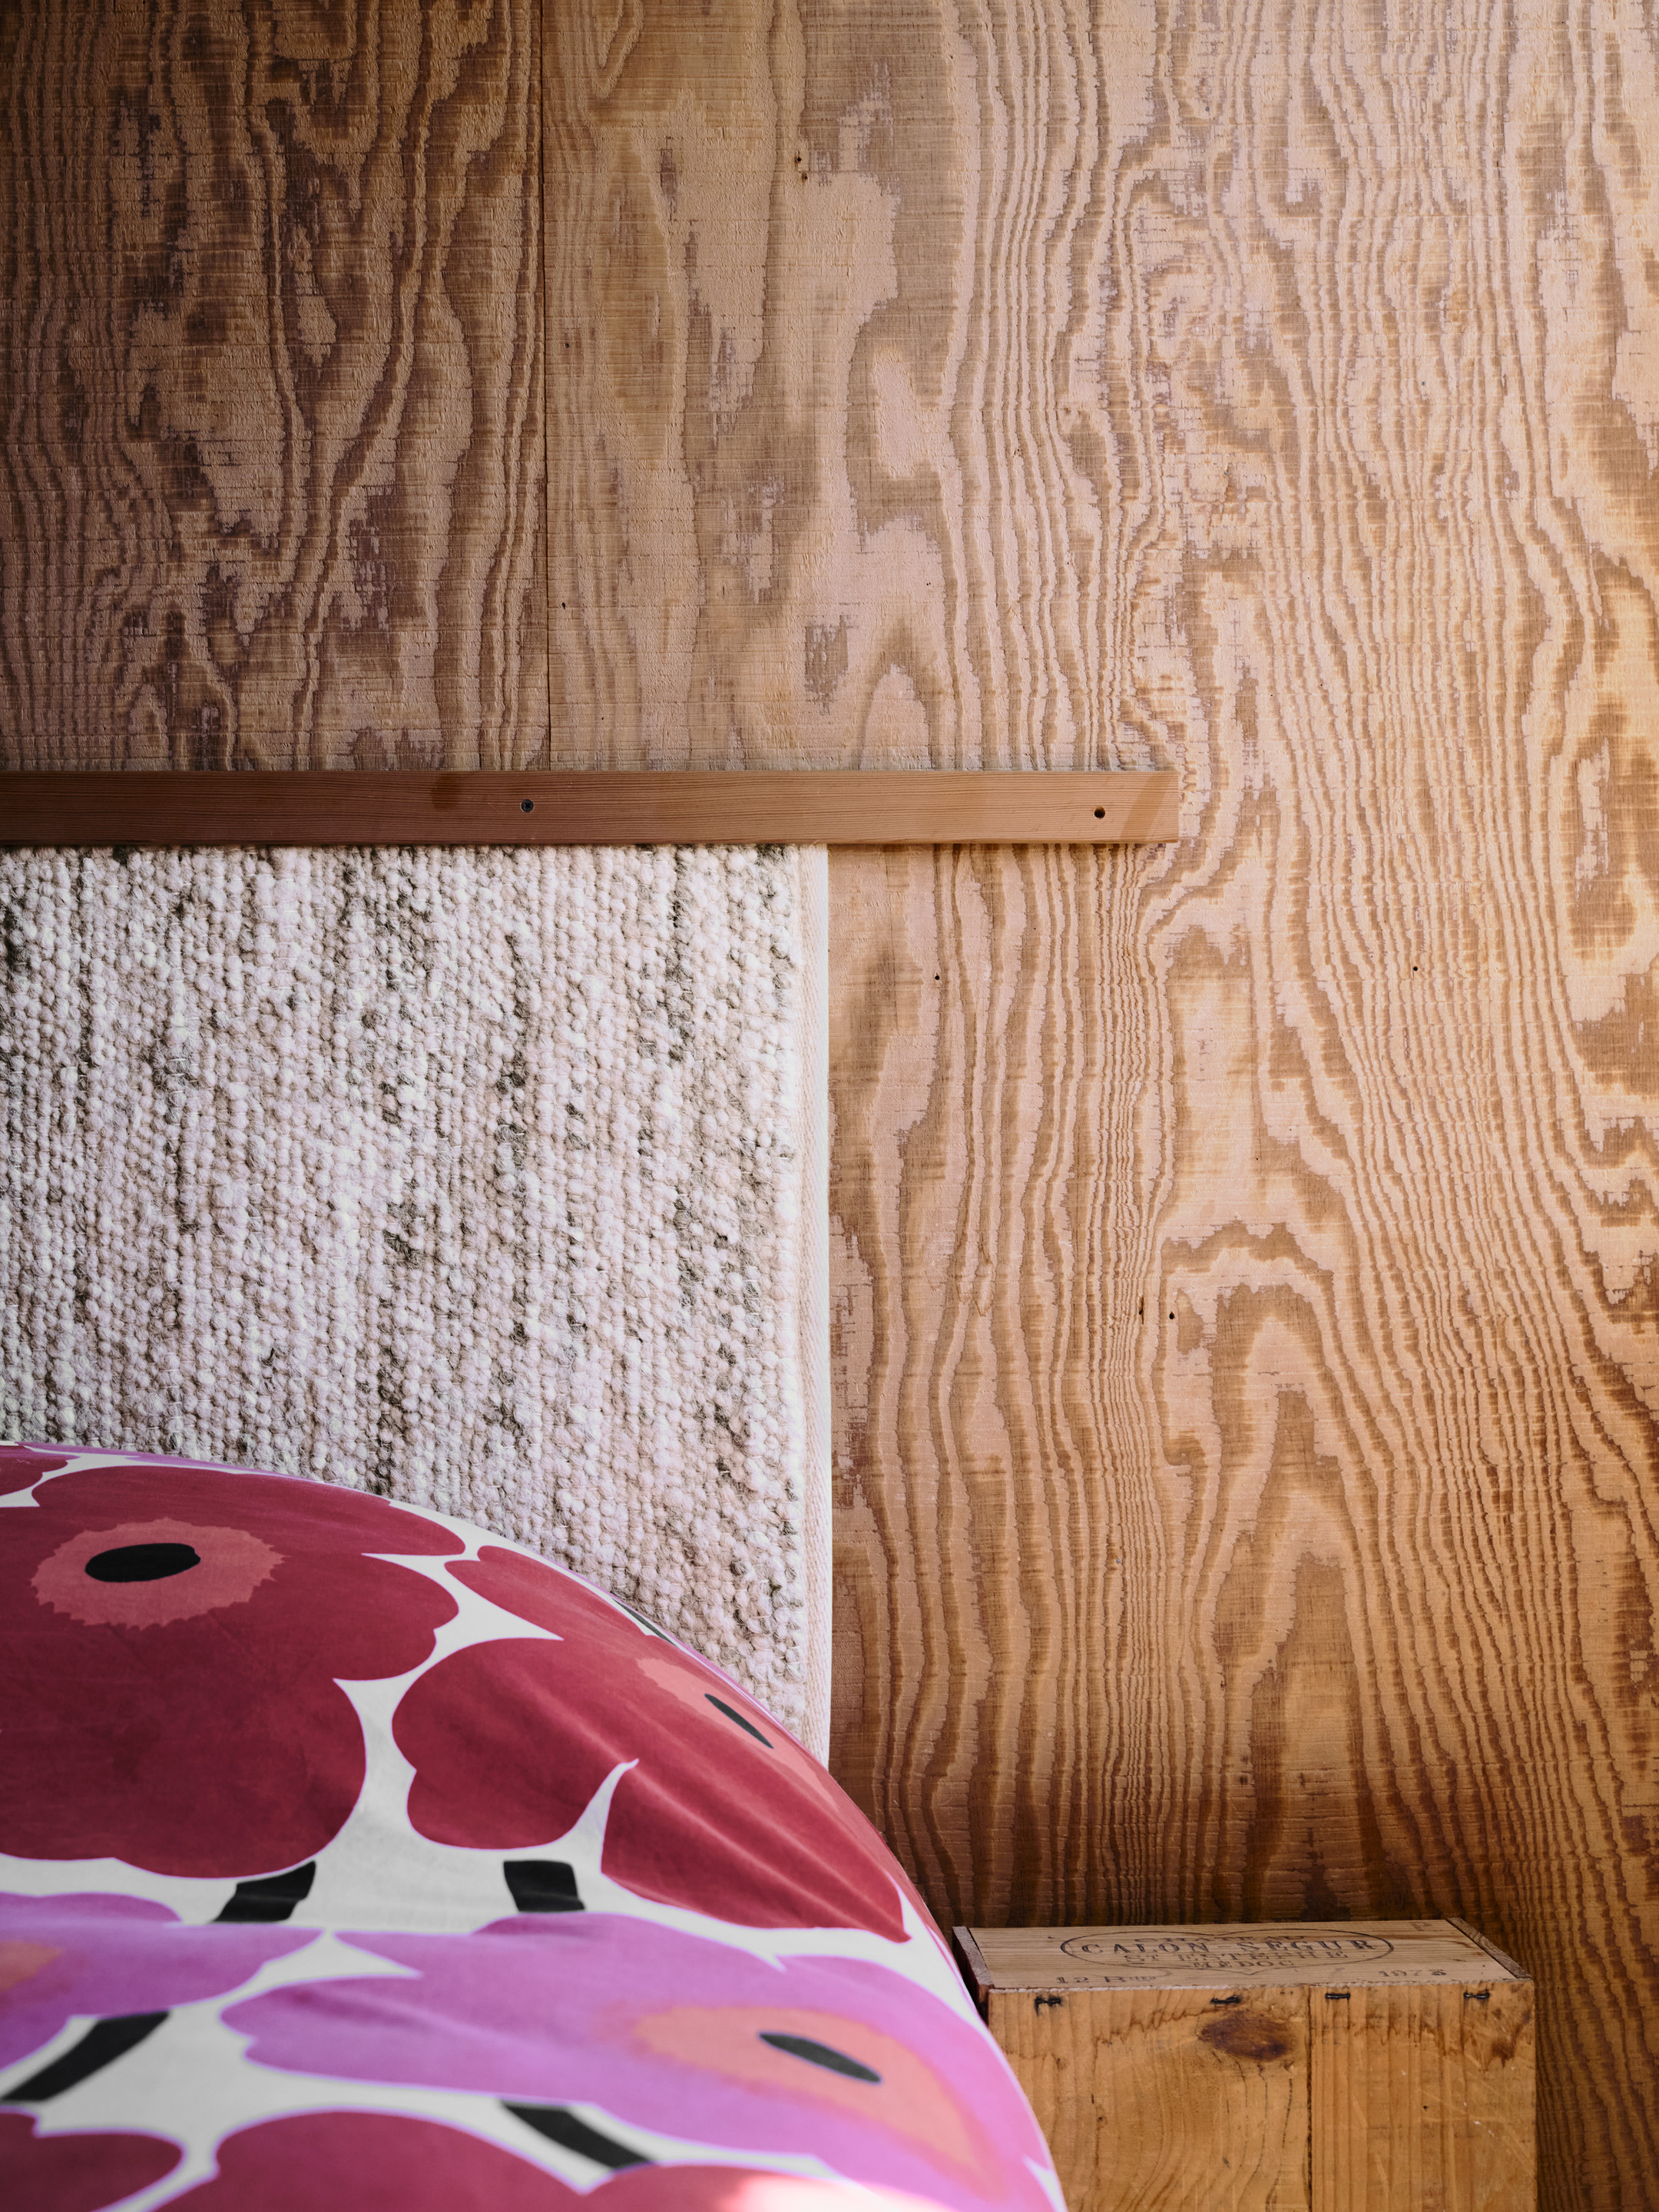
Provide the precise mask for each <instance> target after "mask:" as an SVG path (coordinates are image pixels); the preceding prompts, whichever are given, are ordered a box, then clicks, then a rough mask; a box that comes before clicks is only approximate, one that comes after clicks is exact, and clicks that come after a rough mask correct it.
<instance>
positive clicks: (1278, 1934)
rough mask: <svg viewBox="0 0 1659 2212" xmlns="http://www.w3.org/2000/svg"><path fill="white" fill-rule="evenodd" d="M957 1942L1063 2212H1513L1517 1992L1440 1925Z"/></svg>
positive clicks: (1053, 1932)
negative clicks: (1045, 2156) (1055, 2181)
mask: <svg viewBox="0 0 1659 2212" xmlns="http://www.w3.org/2000/svg"><path fill="white" fill-rule="evenodd" d="M957 1947H958V1949H959V1951H960V1953H961V1955H962V1958H963V1964H964V1966H965V1967H966V1969H967V1972H968V1974H969V1981H970V1983H971V1984H972V1985H973V1986H974V1987H975V1990H976V1993H977V1995H978V1998H979V2003H980V2008H981V2011H982V2012H983V2013H984V2015H985V2017H986V2019H987V2021H988V2023H989V2025H990V2027H991V2031H992V2033H994V2035H995V2037H996V2039H997V2040H998V2042H999V2043H1000V2045H1002V2048H1003V2049H1004V2051H1006V2053H1007V2055H1008V2058H1009V2062H1010V2063H1011V2064H1012V2067H1013V2069H1014V2071H1015V2073H1016V2074H1017V2075H1018V2076H1019V2079H1020V2081H1021V2082H1022V2083H1023V2084H1024V2088H1025V2091H1026V2093H1027V2094H1028V2095H1029V2097H1030V2100H1031V2102H1032V2104H1033V2106H1035V2107H1036V2115H1037V2118H1038V2119H1039V2120H1040V2121H1041V2122H1042V2127H1043V2130H1044V2132H1045V2133H1046V2134H1047V2136H1048V2142H1049V2146H1050V2148H1051V2149H1052V2151H1053V2153H1054V2164H1055V2166H1056V2167H1057V2168H1058V2170H1059V2173H1060V2182H1061V2185H1062V2186H1063V2188H1064V2189H1065V2191H1066V2203H1067V2204H1068V2205H1069V2206H1070V2208H1071V2212H1130V2208H1132V2207H1133V2208H1137V2212H1139V2208H1143V2207H1150V2206H1154V2205H1155V2206H1158V2207H1159V2208H1160V2212H1177V2208H1179V2212H1223V2208H1227V2212H1231V2208H1234V2207H1238V2208H1244V2207H1249V2212H1385V2208H1386V2212H1522V2208H1525V2212H1532V2207H1533V2206H1534V2203H1535V2201H1536V2184H1535V2179H1534V2121H1533V2078H1534V2062H1533V1989H1532V1983H1531V1981H1530V1980H1529V1978H1528V1976H1527V1975H1526V1974H1525V1973H1523V1972H1522V1969H1521V1968H1520V1967H1519V1966H1516V1963H1515V1961H1514V1960H1512V1959H1507V1958H1505V1957H1504V1954H1503V1953H1502V1952H1501V1951H1498V1950H1497V1949H1495V1948H1493V1946H1492V1944H1490V1943H1488V1942H1486V1940H1485V1939H1484V1938H1483V1937H1482V1936H1478V1935H1477V1934H1476V1933H1475V1931H1474V1929H1472V1928H1468V1927H1466V1926H1465V1925H1464V1924H1463V1923H1462V1921H1457V1920H1403V1921H1401V1920H1386V1921H1385V1920H1376V1921H1344V1922H1340V1923H1331V1924H1329V1925H1319V1926H1313V1925H1310V1924H1307V1923H1299V1922H1270V1923H1256V1924H1255V1925H1252V1926H1248V1927H1246V1926H1225V1927H1212V1928H1169V1927H1160V1928H971V1929H969V1928H959V1929H957Z"/></svg>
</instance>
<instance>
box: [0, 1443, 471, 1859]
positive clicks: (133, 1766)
mask: <svg viewBox="0 0 1659 2212" xmlns="http://www.w3.org/2000/svg"><path fill="white" fill-rule="evenodd" d="M460 1548H461V1546H460V1543H459V1540H458V1539H457V1538H456V1537H455V1536H453V1534H451V1533H450V1531H449V1530H448V1529H447V1528H441V1527H439V1526H438V1525H437V1524H436V1523H435V1522H430V1521H427V1520H423V1519H421V1518H418V1517H417V1516H416V1515H414V1514H412V1513H405V1512H403V1511H400V1510H399V1509H398V1507H396V1506H394V1505H391V1504H387V1503H386V1500H385V1499H383V1498H369V1497H365V1496H363V1495H362V1493H361V1492H356V1491H351V1490H344V1489H337V1488H335V1487H334V1486H331V1485H330V1484H326V1483H316V1482H306V1481H301V1480H298V1479H296V1478H294V1477H290V1476H286V1475H276V1474H246V1473H242V1472H240V1471H238V1470H235V1469H227V1468H208V1467H200V1466H194V1465H191V1464H190V1463H189V1462H171V1463H164V1462H149V1463H148V1464H143V1465H139V1464H124V1465H118V1466H112V1467H111V1466H106V1467H101V1468H91V1469H88V1470H86V1471H84V1472H81V1473H75V1472H71V1473H69V1474H60V1475H58V1476H56V1477H52V1478H51V1479H49V1480H46V1481H44V1482H41V1483H40V1485H39V1486H38V1488H37V1489H36V1491H35V1492H34V1498H33V1503H32V1504H29V1505H25V1506H13V1507H10V1508H8V1510H6V1511H5V1512H4V1513H0V1711H3V1712H4V1715H5V1722H6V1724H5V1727H4V1729H3V1730H0V1850H4V1851H9V1852H11V1853H13V1854H15V1856H17V1857H22V1858H41V1859H78V1858H103V1857H110V1858H117V1859H122V1860H125V1861H126V1862H127V1863H128V1864H130V1865H133V1866H139V1867H145V1868H148V1869H150V1870H151V1871H152V1872H155V1873H158V1874H170V1875H228V1876H232V1877H234V1878H235V1879H238V1880H240V1879H243V1878H245V1877H247V1876H252V1875H260V1874H266V1873H270V1872H272V1871H274V1870H276V1869H279V1868H283V1867H289V1866H294V1865H295V1864H297V1863H299V1862H301V1861H302V1860H305V1859H308V1858H312V1857H315V1855H316V1854H317V1852H318V1851H319V1850H321V1849H322V1848H323V1846H324V1845H325V1844H327V1843H328V1842H329V1841H330V1840H331V1838H332V1837H334V1836H335V1835H336V1834H337V1833H338V1832H339V1830H340V1828H341V1827H342V1826H343V1824H344V1822H345V1820H346V1818H347V1816H348V1814H349V1813H350V1811H351V1808H352V1807H353V1806H354V1805H355V1804H356V1801H357V1796H358V1793H359V1791H360V1790H361V1789H362V1782H363V1773H364V1749H363V1739H362V1728H361V1726H360V1724H359V1722H358V1719H357V1716H356V1713H355V1711H353V1710H352V1706H351V1702H350V1700H349V1698H348V1697H347V1696H346V1694H345V1692H343V1690H342V1689H341V1688H340V1687H339V1686H338V1685H339V1683H340V1682H341V1681H361V1680H378V1679H380V1678H382V1677H384V1676H386V1675H388V1674H404V1673H406V1672H407V1671H408V1670H409V1669H410V1668H412V1667H416V1666H418V1665H419V1664H420V1663H421V1662H422V1660H424V1659H426V1658H428V1656H430V1654H431V1651H432V1648H433V1638H434V1636H435V1632H436V1631H437V1630H438V1629H439V1628H440V1627H441V1626H442V1625H443V1623H444V1622H445V1621H447V1620H451V1619H453V1615H454V1613H455V1610H456V1607H455V1603H454V1601H453V1599H452V1598H451V1597H450V1596H449V1595H447V1593H446V1592H445V1591H444V1590H442V1589H439V1588H437V1587H436V1586H435V1584H434V1583H432V1582H431V1581H429V1580H428V1578H427V1577H424V1576H422V1575H419V1574H416V1573H412V1572H411V1571H410V1570H409V1569H408V1568H406V1567H402V1566H398V1565H394V1564H392V1562H391V1561H389V1560H387V1559H377V1558H374V1557H371V1556H369V1555H370V1554H372V1553H413V1554H422V1555H425V1556H428V1557H431V1556H444V1555H447V1554H450V1553H455V1552H459V1550H460Z"/></svg>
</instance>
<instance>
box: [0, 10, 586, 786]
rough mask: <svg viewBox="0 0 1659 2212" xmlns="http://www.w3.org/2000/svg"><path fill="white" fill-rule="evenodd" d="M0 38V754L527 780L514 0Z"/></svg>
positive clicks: (526, 410) (531, 717)
mask: <svg viewBox="0 0 1659 2212" xmlns="http://www.w3.org/2000/svg"><path fill="white" fill-rule="evenodd" d="M0 40H3V52H0V64H3V66H0V89H3V98H0V290H3V293H4V295H5V301H6V307H5V310H4V313H3V315H0V421H3V431H0V758H3V760H4V762H5V763H6V764H7V765H9V766H12V767H42V768H45V767H53V766H57V767H66V766H80V765H84V766H88V767H123V766H132V767H145V766H155V767H167V766H172V767H181V768H193V767H203V768H212V767H225V766H246V765H259V766H265V767H276V768H281V767H300V768H307V767H311V768H321V767H334V766H337V767H350V766H353V765H358V766H363V767H370V768H374V767H386V766H392V765H397V764H403V765H405V766H411V767H412V766H420V765H426V764H433V765H437V764H440V763H443V764H448V765H453V766H456V767H477V766H485V767H496V766H513V765H525V764H526V763H532V762H533V761H534V760H535V759H536V758H537V757H538V755H539V754H540V753H542V752H543V751H544V747H545V740H546V726H547V697H546V665H545V597H544V594H545V580H544V574H543V570H542V559H541V548H542V531H543V519H544V518H543V507H544V393H543V374H542V345H543V317H542V313H541V291H540V287H541V253H540V192H539V181H538V180H539V161H538V121H539V82H538V78H539V40H538V9H537V8H536V6H535V4H534V0H494V4H491V5H485V6H482V7H475V8H465V7H460V6H450V5H448V4H445V3H444V0H440V4H434V5H430V6H423V7H421V8H419V9H416V8H410V7H400V6H396V5H391V4H386V5H380V4H377V3H376V0H352V4H347V5H345V6H343V7H340V8H336V9H331V10H326V11H321V10H318V9H313V8H311V7H309V6H307V5H303V4H297V0H296V4H288V0H283V4H281V5H277V6H275V7H265V6H253V5H248V6H240V5H238V4H235V0H196V4H192V5H189V6H184V7H177V8H174V7H170V6H162V5H160V4H156V0H99V4H97V5H94V6H87V7H79V6H70V5H66V4H64V5H52V4H46V0H39V4H33V5H27V6H21V7H15V8H9V9H6V10H4V13H3V28H0Z"/></svg>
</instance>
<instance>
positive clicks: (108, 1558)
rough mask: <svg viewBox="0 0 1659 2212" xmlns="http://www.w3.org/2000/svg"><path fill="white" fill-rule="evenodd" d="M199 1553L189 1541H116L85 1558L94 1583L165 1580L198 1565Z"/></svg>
mask: <svg viewBox="0 0 1659 2212" xmlns="http://www.w3.org/2000/svg"><path fill="white" fill-rule="evenodd" d="M201 1564H202V1555H201V1553H199V1552H198V1551H196V1550H195V1549H193V1547H191V1546H190V1545H189V1544H118V1545H117V1546H116V1547H115V1549H114V1550H113V1551H112V1552H100V1553H98V1555H97V1556H96V1558H95V1559H88V1561H87V1572H88V1574H89V1575H90V1576H91V1577H92V1579H93V1580H94V1582H95V1583H164V1582H165V1581H166V1580H167V1577H168V1576H169V1575H182V1574H185V1573H186V1572H188V1571H189V1570H190V1569H191V1567H199V1566H200V1565H201Z"/></svg>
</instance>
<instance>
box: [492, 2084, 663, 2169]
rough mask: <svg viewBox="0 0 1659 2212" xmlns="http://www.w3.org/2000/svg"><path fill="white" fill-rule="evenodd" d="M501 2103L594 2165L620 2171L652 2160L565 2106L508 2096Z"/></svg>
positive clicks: (538, 2132) (648, 2164)
mask: <svg viewBox="0 0 1659 2212" xmlns="http://www.w3.org/2000/svg"><path fill="white" fill-rule="evenodd" d="M501 2102H502V2104H503V2105H504V2106H506V2109H507V2111H508V2112H511V2113H512V2115H513V2118H514V2119H515V2120H522V2121H523V2122H524V2124H525V2125H526V2127H527V2128H534V2130H536V2133H537V2134H538V2136H546V2137H547V2140H548V2141H549V2142H555V2143H557V2144H558V2145H559V2147H560V2148H561V2149H562V2150H574V2152H575V2153H576V2154H577V2156H578V2157H579V2158H586V2159H590V2160H592V2163H593V2164H594V2165H595V2166H608V2167H609V2168H610V2170H611V2172H612V2173H620V2172H622V2170H623V2167H624V2166H650V2165H651V2164H652V2163H653V2160H650V2159H648V2158H647V2156H646V2155H645V2153H644V2152H643V2151H638V2150H629V2149H627V2148H624V2146H623V2144H621V2143H619V2142H613V2141H612V2140H611V2137H610V2136H602V2135H601V2134H600V2133H599V2130H598V2129H597V2128H590V2127H589V2126H588V2124H587V2123H586V2120H579V2119H578V2118H576V2115H575V2114H574V2112H567V2111H566V2109H565V2107H564V2106H562V2105H509V2104H507V2100H506V2099H505V2098H503V2099H502V2100H501Z"/></svg>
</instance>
